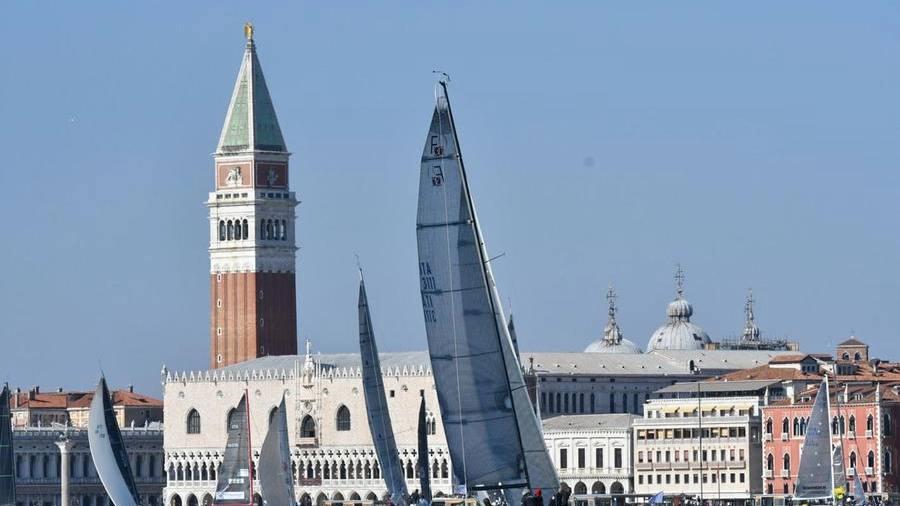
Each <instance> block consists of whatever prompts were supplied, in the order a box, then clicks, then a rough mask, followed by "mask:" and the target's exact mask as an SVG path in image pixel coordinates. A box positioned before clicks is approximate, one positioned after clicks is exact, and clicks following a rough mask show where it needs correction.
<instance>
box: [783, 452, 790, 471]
mask: <svg viewBox="0 0 900 506" xmlns="http://www.w3.org/2000/svg"><path fill="white" fill-rule="evenodd" d="M781 468H782V469H784V470H785V471H790V470H791V455H790V454H789V453H785V454H784V457H782V458H781Z"/></svg>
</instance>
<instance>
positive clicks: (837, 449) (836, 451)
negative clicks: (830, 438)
mask: <svg viewBox="0 0 900 506" xmlns="http://www.w3.org/2000/svg"><path fill="white" fill-rule="evenodd" d="M831 469H832V471H831V472H832V476H834V496H835V497H836V498H838V499H841V498H843V497H844V495H845V494H846V493H847V480H846V479H845V478H844V476H846V475H847V471H846V470H845V469H844V447H843V445H842V444H841V443H840V442H837V443H834V445H833V447H832V449H831Z"/></svg>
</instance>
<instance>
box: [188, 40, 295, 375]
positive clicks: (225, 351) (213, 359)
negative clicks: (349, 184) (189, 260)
mask: <svg viewBox="0 0 900 506" xmlns="http://www.w3.org/2000/svg"><path fill="white" fill-rule="evenodd" d="M244 32H245V35H246V37H247V45H246V47H245V50H244V59H243V61H242V63H241V69H240V71H239V72H238V78H237V83H236V84H235V86H234V92H233V93H232V95H231V102H230V103H229V105H228V113H227V115H226V116H225V125H224V127H223V128H222V135H221V136H220V138H219V144H218V146H217V148H216V152H215V154H214V155H213V157H214V159H215V182H214V183H215V191H213V192H211V193H210V194H209V200H208V201H207V202H206V206H207V207H208V208H209V230H210V234H209V263H210V277H209V281H210V365H211V367H212V368H213V369H216V368H220V367H225V366H227V365H231V364H235V363H238V362H244V361H247V360H252V359H255V358H258V357H263V356H266V355H295V354H296V353H297V295H296V275H295V266H296V265H295V264H296V261H295V255H296V251H297V247H296V245H295V244H296V243H295V236H294V208H295V207H297V205H298V204H299V201H297V199H296V196H295V194H294V192H292V191H291V189H290V186H289V179H288V176H289V171H288V158H289V157H290V153H288V151H287V147H286V146H285V143H284V138H283V137H282V135H281V128H279V126H278V118H277V117H276V116H275V108H274V106H273V105H272V99H271V97H270V96H269V90H268V88H267V87H266V80H265V78H264V77H263V73H262V68H261V67H260V65H259V59H258V58H257V56H256V46H255V44H254V42H253V26H252V25H250V24H249V23H248V24H247V25H245V26H244Z"/></svg>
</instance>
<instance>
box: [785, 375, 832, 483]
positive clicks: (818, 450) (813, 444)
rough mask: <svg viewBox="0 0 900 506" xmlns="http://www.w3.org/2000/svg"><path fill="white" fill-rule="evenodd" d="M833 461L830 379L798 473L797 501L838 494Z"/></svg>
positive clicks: (820, 394)
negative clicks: (835, 487) (835, 485)
mask: <svg viewBox="0 0 900 506" xmlns="http://www.w3.org/2000/svg"><path fill="white" fill-rule="evenodd" d="M832 473H833V467H832V459H831V420H830V416H829V413H828V379H827V377H826V379H824V380H822V384H821V385H820V386H819V391H818V392H817V393H816V400H815V401H814V402H813V407H812V412H810V414H809V425H807V427H806V437H805V438H804V440H803V449H802V450H801V451H800V468H799V471H798V472H797V487H796V490H795V492H794V497H795V498H797V499H828V498H830V497H832V494H833V492H834V485H833V483H834V480H833V476H832Z"/></svg>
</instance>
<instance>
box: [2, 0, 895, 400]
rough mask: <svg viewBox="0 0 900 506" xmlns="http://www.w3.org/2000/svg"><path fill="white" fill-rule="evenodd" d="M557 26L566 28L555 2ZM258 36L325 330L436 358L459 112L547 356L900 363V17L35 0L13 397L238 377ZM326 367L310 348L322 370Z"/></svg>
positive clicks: (628, 8)
mask: <svg viewBox="0 0 900 506" xmlns="http://www.w3.org/2000/svg"><path fill="white" fill-rule="evenodd" d="M551 4H552V5H551ZM248 20H250V21H253V23H254V25H255V26H256V42H257V47H258V51H259V56H260V60H261V62H262V66H263V69H264V72H265V75H266V78H267V81H268V85H269V90H270V91H271V94H272V97H273V99H274V102H275V106H276V108H277V111H278V116H279V120H280V123H281V127H282V130H283V132H284V136H285V139H286V141H287V144H288V148H289V149H290V150H291V151H292V152H293V153H294V156H293V158H292V162H291V163H292V165H291V170H292V172H291V176H292V183H293V184H292V186H293V189H294V190H295V191H296V192H297V195H298V197H299V198H300V199H301V200H302V204H301V205H300V206H299V208H298V210H297V213H298V227H297V235H298V238H299V240H298V243H299V244H298V245H299V246H300V247H301V249H300V251H299V253H298V258H297V280H298V286H297V290H298V303H299V336H300V339H301V343H302V340H303V339H304V338H306V337H309V338H310V339H312V341H313V344H314V349H315V350H317V351H322V352H354V351H356V350H357V321H356V289H357V276H356V271H355V268H356V267H355V262H356V261H355V258H354V254H356V253H358V254H359V255H360V257H361V258H362V262H363V265H364V267H365V269H366V275H367V288H368V290H369V300H370V304H371V307H372V309H373V311H374V313H373V318H374V324H375V331H376V336H377V339H378V340H379V346H380V348H381V349H382V350H388V351H389V350H408V349H423V348H424V347H425V336H424V326H423V323H422V316H421V306H420V300H419V292H418V277H417V271H416V243H415V210H416V188H417V178H418V170H419V169H418V167H419V157H420V156H421V152H422V147H423V145H424V142H425V134H426V130H427V127H428V122H429V120H430V117H431V112H432V107H433V100H434V83H435V79H434V76H433V75H432V73H431V70H432V69H433V68H440V69H443V70H446V71H448V72H450V73H451V75H452V83H451V98H452V100H453V106H454V112H455V114H456V119H457V123H458V126H459V128H460V138H461V143H462V150H463V154H464V156H465V158H466V165H467V169H468V171H469V176H470V180H471V185H472V189H473V193H474V197H475V200H476V204H477V207H478V211H479V216H480V218H481V220H482V224H483V230H484V232H485V235H486V239H487V243H488V248H489V251H490V253H491V255H492V256H496V255H499V254H501V253H505V256H503V257H501V258H500V259H498V260H496V261H495V262H494V269H495V274H496V277H497V281H498V283H499V286H500V291H501V295H502V296H503V298H504V299H510V300H511V301H512V308H513V311H514V313H515V317H516V323H517V329H518V332H519V337H520V340H521V346H522V348H523V349H524V350H554V351H576V350H581V349H583V348H584V347H585V346H586V345H587V344H588V343H590V342H591V341H592V340H594V339H596V338H598V337H600V336H601V335H602V328H603V325H604V323H605V321H606V301H605V299H604V294H605V292H606V288H607V285H608V284H609V283H613V284H614V285H615V287H616V289H617V290H618V292H619V307H620V311H619V318H618V320H619V323H620V326H621V328H622V331H623V333H624V335H625V337H626V338H628V339H631V340H632V341H635V342H636V343H637V344H639V345H640V346H641V347H646V344H647V340H648V339H649V336H650V334H651V333H652V331H653V330H654V329H655V328H656V327H658V326H660V325H661V324H663V323H664V322H665V313H664V311H665V306H666V304H667V303H668V302H669V301H670V300H671V299H672V298H673V296H674V294H675V289H674V281H673V279H672V276H673V272H674V266H675V264H676V263H681V264H682V265H683V266H684V269H685V273H686V281H685V290H686V291H685V294H686V297H687V299H688V300H690V301H691V302H692V303H693V305H694V318H693V321H694V322H695V323H697V324H699V325H701V326H702V327H703V328H705V329H706V331H707V332H708V333H709V334H710V336H711V337H712V338H713V339H721V338H724V337H737V336H738V335H739V333H740V331H741V329H742V328H743V324H744V315H743V306H744V298H745V296H746V291H747V289H748V288H750V287H752V288H753V290H754V295H755V297H756V299H757V301H758V302H757V311H756V313H757V321H758V323H759V325H760V327H761V328H762V331H763V335H764V336H768V337H777V338H789V339H793V340H798V341H800V343H801V344H802V347H803V348H804V349H805V350H807V351H815V352H832V351H833V348H834V345H835V344H836V343H838V342H840V341H842V340H844V339H846V338H847V337H848V336H849V335H850V333H851V331H855V333H856V335H857V336H858V338H859V339H861V340H863V341H865V342H867V343H869V344H870V345H871V346H872V352H873V354H874V355H875V356H878V357H881V358H884V359H895V360H896V359H900V344H898V335H897V334H898V321H897V314H898V307H900V271H898V267H897V263H898V259H900V235H898V232H897V228H898V227H897V222H898V215H900V198H898V197H900V195H898V193H900V190H898V188H900V171H898V168H900V167H898V165H900V163H898V162H900V142H898V139H900V99H898V93H900V92H898V90H900V4H897V3H896V2H886V1H885V2H877V1H876V2H860V3H854V4H847V3H836V2H835V3H830V2H790V3H784V2H769V3H766V2H753V3H752V4H745V5H736V4H733V3H722V2H665V3H654V4H650V3H638V2H617V3H615V4H614V3H612V2H610V3H605V2H594V1H586V2H562V3H548V2H478V1H472V2H465V1H464V2H446V3H444V4H443V5H438V3H436V2H418V1H401V2H388V3H385V2H369V3H364V2H346V3H344V2H284V3H281V4H274V3H273V4H270V3H268V2H266V3H264V4H263V3H259V2H205V3H204V2H169V3H159V2H152V3H151V2H147V3H138V2H103V3H99V2H98V3H93V2H90V3H85V2H77V3H71V2H57V3H54V4H49V3H42V2H15V3H10V4H7V5H4V8H3V16H2V17H0V26H2V32H0V33H2V34H3V46H4V58H3V61H4V63H3V67H2V68H3V70H2V74H0V75H2V79H0V97H2V98H0V101H2V102H0V103H2V107H0V111H2V116H3V119H2V121H0V139H2V140H3V143H2V146H3V151H4V155H5V161H4V163H3V169H2V174H3V181H4V184H3V199H2V200H0V210H2V216H3V217H4V223H5V226H4V233H3V237H2V248H0V261H2V265H3V266H4V267H5V270H6V274H5V275H4V279H3V281H2V283H0V286H2V290H0V321H2V324H0V333H2V343H3V350H2V352H0V376H2V379H6V380H8V381H9V382H10V384H11V385H12V386H22V387H28V386H30V385H34V384H39V385H41V386H42V387H43V388H45V389H49V388H54V387H57V386H63V387H65V388H68V389H89V388H92V387H93V385H94V384H95V382H96V379H97V375H98V369H99V366H100V365H102V367H103V368H104V369H105V371H106V373H107V376H108V377H109V380H110V382H111V383H112V385H113V386H116V387H121V386H124V385H125V384H127V383H134V384H135V385H136V388H137V389H138V390H140V391H142V392H144V393H147V394H150V395H157V396H158V395H161V389H160V386H159V370H160V368H161V366H162V365H163V364H165V365H167V366H169V368H170V369H175V370H189V369H193V370H199V369H204V368H206V367H207V365H208V364H207V361H208V354H209V351H208V349H209V343H208V340H209V286H208V284H209V280H208V270H209V263H208V262H209V261H208V255H207V247H208V228H207V227H208V225H207V209H206V208H205V206H204V205H203V202H204V201H205V200H206V198H207V192H209V191H210V190H211V189H212V186H213V161H212V158H211V157H210V153H211V152H212V151H213V150H214V149H215V145H216V141H217V140H218V136H219V132H220V130H221V127H222V123H223V121H224V117H225V112H226V106H227V103H228V99H229V98H230V95H231V91H232V87H233V85H234V80H235V77H236V75H237V71H238V67H239V65H240V60H241V55H242V52H243V47H244V38H243V34H242V25H243V23H244V22H245V21H248ZM301 348H302V344H301Z"/></svg>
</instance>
